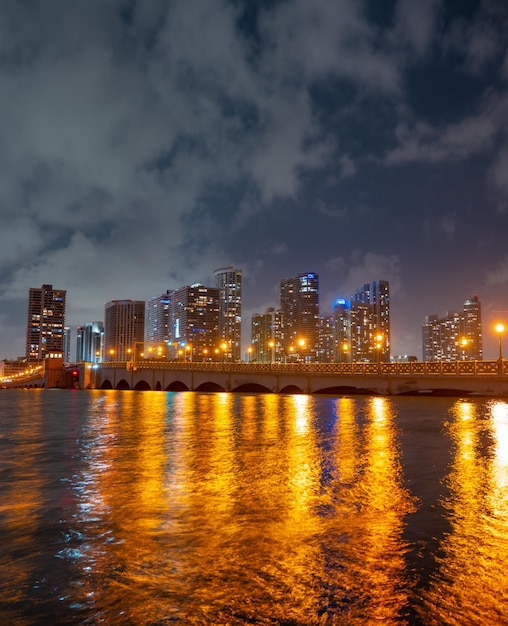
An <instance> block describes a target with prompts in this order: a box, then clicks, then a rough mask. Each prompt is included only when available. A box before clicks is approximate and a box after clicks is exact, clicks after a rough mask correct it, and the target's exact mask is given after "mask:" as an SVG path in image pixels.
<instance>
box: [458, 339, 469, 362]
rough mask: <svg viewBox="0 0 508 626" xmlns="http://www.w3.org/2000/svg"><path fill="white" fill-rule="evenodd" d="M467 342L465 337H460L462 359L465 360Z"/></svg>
mask: <svg viewBox="0 0 508 626" xmlns="http://www.w3.org/2000/svg"><path fill="white" fill-rule="evenodd" d="M468 343H469V341H468V340H467V339H466V338H465V337H462V339H461V340H460V345H461V346H462V360H463V361H465V360H466V348H467V344H468Z"/></svg>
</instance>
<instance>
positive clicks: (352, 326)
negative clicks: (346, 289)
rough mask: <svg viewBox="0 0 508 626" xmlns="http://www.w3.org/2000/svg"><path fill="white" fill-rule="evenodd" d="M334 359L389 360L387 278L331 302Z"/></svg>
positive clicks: (348, 360)
mask: <svg viewBox="0 0 508 626" xmlns="http://www.w3.org/2000/svg"><path fill="white" fill-rule="evenodd" d="M328 332H331V333H333V336H334V341H333V345H334V349H335V361H336V362H338V363H350V362H370V363H374V362H380V361H383V362H388V361H389V360H390V289H389V284H388V281H385V280H377V281H372V282H370V283H366V284H364V285H362V287H360V288H358V289H357V290H356V291H355V292H354V294H353V295H352V296H351V300H346V299H344V298H338V299H337V300H335V302H334V303H333V304H332V323H331V324H330V326H329V330H328Z"/></svg>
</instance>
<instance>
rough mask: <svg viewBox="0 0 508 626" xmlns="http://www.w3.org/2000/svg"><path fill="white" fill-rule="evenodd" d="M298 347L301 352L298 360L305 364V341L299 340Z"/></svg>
mask: <svg viewBox="0 0 508 626" xmlns="http://www.w3.org/2000/svg"><path fill="white" fill-rule="evenodd" d="M298 345H299V346H300V350H301V352H300V355H301V356H300V359H299V360H301V361H302V362H304V363H305V355H304V354H303V350H304V348H305V339H300V340H299V341H298Z"/></svg>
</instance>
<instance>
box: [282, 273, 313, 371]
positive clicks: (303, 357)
mask: <svg viewBox="0 0 508 626" xmlns="http://www.w3.org/2000/svg"><path fill="white" fill-rule="evenodd" d="M280 310H281V313H282V322H283V326H284V339H283V353H284V355H289V354H292V355H294V357H292V358H294V359H296V360H299V361H317V360H318V358H319V331H320V318H319V276H318V274H316V273H314V272H309V273H306V274H299V275H298V276H296V277H295V278H285V279H283V280H282V281H281V283H280Z"/></svg>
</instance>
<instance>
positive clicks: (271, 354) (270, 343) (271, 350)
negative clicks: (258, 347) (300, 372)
mask: <svg viewBox="0 0 508 626" xmlns="http://www.w3.org/2000/svg"><path fill="white" fill-rule="evenodd" d="M274 345H275V344H274V342H273V341H269V342H268V347H269V348H270V365H271V364H272V361H273V347H274Z"/></svg>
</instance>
